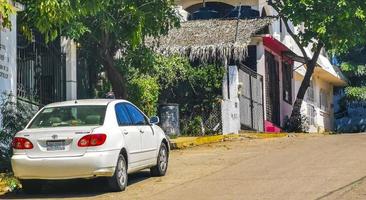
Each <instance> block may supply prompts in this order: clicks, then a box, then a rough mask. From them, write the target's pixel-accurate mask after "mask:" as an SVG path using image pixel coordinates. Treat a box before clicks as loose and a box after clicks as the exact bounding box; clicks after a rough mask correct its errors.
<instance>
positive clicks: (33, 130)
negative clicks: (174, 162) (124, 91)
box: [11, 99, 169, 193]
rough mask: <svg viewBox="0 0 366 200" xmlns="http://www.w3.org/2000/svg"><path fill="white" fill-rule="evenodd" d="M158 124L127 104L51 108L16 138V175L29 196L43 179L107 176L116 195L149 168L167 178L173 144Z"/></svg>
mask: <svg viewBox="0 0 366 200" xmlns="http://www.w3.org/2000/svg"><path fill="white" fill-rule="evenodd" d="M158 122H159V118H158V117H152V118H151V119H148V118H147V117H146V115H145V114H144V113H143V112H141V110H139V109H138V108H137V107H136V106H135V105H133V104H132V103H130V102H128V101H125V100H113V99H93V100H75V101H66V102H61V103H53V104H49V105H47V106H45V107H44V108H42V109H41V110H40V111H39V112H38V113H37V114H36V115H35V116H34V118H33V119H32V120H31V121H30V122H29V123H28V125H27V126H26V128H25V129H24V130H22V131H20V132H19V133H17V134H16V135H15V137H14V139H13V142H12V147H13V150H14V154H13V156H12V160H11V162H12V168H13V171H14V174H15V176H16V177H17V178H19V180H20V181H21V183H22V186H23V189H24V190H25V192H28V193H36V192H39V191H40V190H41V188H42V183H43V182H44V180H60V179H75V178H93V177H107V178H108V183H109V186H110V188H111V189H112V190H113V191H122V190H124V189H125V188H126V186H127V174H128V173H132V172H136V171H139V170H142V169H147V168H150V172H151V175H153V176H164V175H165V173H166V171H167V168H168V157H169V142H168V139H167V137H166V136H165V134H164V131H163V130H162V129H161V128H160V127H159V126H157V125H156V124H157V123H158Z"/></svg>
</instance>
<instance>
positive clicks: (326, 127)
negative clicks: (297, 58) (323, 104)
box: [294, 72, 334, 132]
mask: <svg viewBox="0 0 366 200" xmlns="http://www.w3.org/2000/svg"><path fill="white" fill-rule="evenodd" d="M294 73H295V76H296V81H295V90H296V93H297V91H298V90H299V88H300V85H301V82H302V78H303V76H301V75H300V74H299V73H297V72H294ZM312 81H313V85H314V102H309V101H308V100H307V97H306V95H305V98H304V101H303V104H302V107H301V111H302V113H303V115H306V116H308V105H312V106H314V108H315V113H316V115H315V117H314V118H315V125H311V126H309V132H324V131H332V130H333V128H334V125H333V124H334V123H333V116H334V111H333V107H332V106H331V105H332V104H333V85H332V84H330V83H329V82H327V81H325V80H323V79H320V78H319V77H317V76H316V75H315V76H313V78H312ZM320 90H324V91H326V92H327V93H328V96H327V100H328V101H327V109H321V108H320Z"/></svg>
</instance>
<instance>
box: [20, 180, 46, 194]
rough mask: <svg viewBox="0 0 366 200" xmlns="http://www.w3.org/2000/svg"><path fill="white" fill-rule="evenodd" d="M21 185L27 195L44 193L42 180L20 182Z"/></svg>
mask: <svg viewBox="0 0 366 200" xmlns="http://www.w3.org/2000/svg"><path fill="white" fill-rule="evenodd" d="M20 183H21V184H22V189H23V191H24V192H25V193H27V194H38V193H40V192H41V191H42V186H43V181H41V180H20Z"/></svg>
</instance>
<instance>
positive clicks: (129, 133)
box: [115, 103, 143, 168]
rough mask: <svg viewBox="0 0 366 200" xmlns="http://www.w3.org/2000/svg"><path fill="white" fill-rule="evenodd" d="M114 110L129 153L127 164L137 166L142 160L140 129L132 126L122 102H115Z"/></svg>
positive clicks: (132, 166)
mask: <svg viewBox="0 0 366 200" xmlns="http://www.w3.org/2000/svg"><path fill="white" fill-rule="evenodd" d="M115 111H116V117H117V121H118V125H119V129H120V131H121V134H123V137H124V140H125V145H126V149H127V152H128V154H129V156H128V165H129V167H131V168H134V167H137V166H139V165H140V164H141V162H142V161H143V155H142V151H141V134H140V131H139V129H138V128H137V127H136V126H134V124H133V122H132V119H131V118H130V116H129V114H128V113H127V110H126V108H125V107H124V105H123V103H119V104H116V106H115Z"/></svg>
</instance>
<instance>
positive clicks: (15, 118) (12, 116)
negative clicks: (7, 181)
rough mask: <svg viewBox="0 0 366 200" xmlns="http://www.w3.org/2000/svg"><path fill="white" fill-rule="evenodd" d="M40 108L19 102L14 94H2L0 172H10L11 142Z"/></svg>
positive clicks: (0, 106)
mask: <svg viewBox="0 0 366 200" xmlns="http://www.w3.org/2000/svg"><path fill="white" fill-rule="evenodd" d="M37 110H38V107H36V106H34V105H31V104H28V103H25V102H22V101H20V100H17V99H16V97H15V96H14V95H12V94H2V96H1V100H0V113H1V116H2V119H1V122H2V123H1V126H0V171H8V170H10V157H11V153H12V152H11V147H10V146H11V141H12V139H13V137H14V135H15V133H17V132H18V131H20V130H22V129H23V128H24V127H25V126H26V125H27V123H28V122H29V120H30V119H31V118H32V117H33V115H34V114H35V113H36V111H37Z"/></svg>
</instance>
